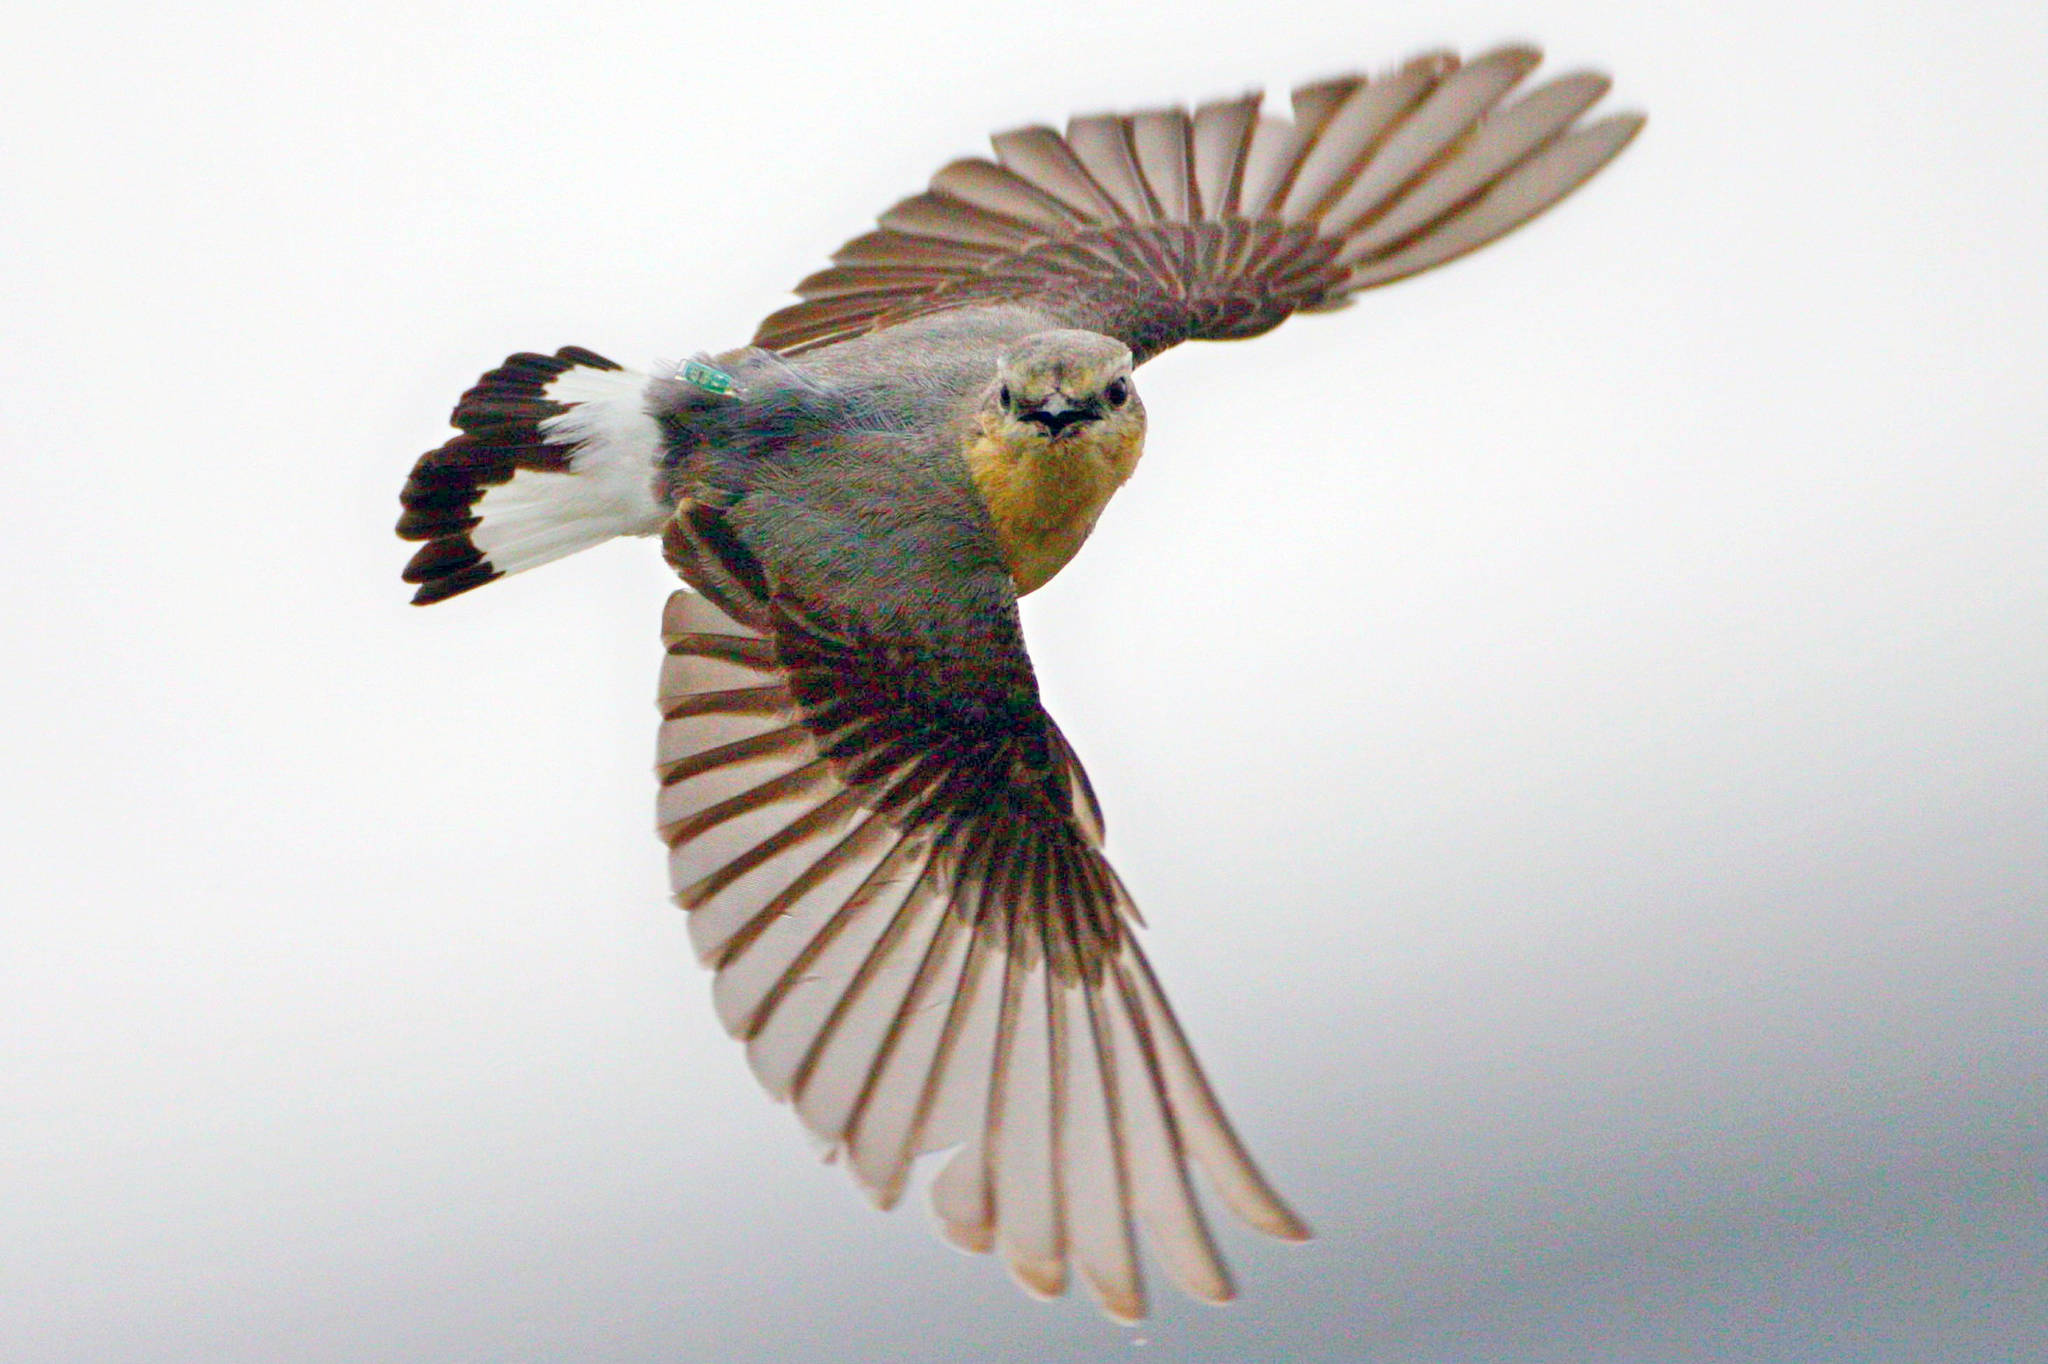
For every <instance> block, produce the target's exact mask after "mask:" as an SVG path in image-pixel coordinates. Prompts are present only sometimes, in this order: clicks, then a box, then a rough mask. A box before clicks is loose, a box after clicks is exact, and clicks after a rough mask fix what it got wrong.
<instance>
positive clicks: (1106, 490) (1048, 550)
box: [967, 423, 1143, 597]
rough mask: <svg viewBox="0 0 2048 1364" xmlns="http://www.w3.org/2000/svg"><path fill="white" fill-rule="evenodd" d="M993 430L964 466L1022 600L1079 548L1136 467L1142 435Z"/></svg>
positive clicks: (975, 442)
mask: <svg viewBox="0 0 2048 1364" xmlns="http://www.w3.org/2000/svg"><path fill="white" fill-rule="evenodd" d="M990 425H991V424H989V423H983V424H982V426H981V429H979V430H977V431H976V432H975V433H974V436H973V438H972V439H971V440H970V441H969V442H968V445H967V468H968V471H969V472H970V473H971V474H972V475H973V477H974V486H975V487H976V488H978V489H980V491H981V498H982V501H983V502H985V503H987V504H988V512H989V518H990V520H991V521H993V522H994V523H995V531H996V539H997V541H998V542H999V543H1000V544H1001V545H1002V550H1003V558H1004V560H1005V562H1007V563H1008V564H1009V566H1010V576H1011V577H1012V578H1014V579H1015V580H1016V583H1017V595H1018V596H1020V597H1021V596H1023V595H1024V594H1025V593H1027V592H1033V591H1036V590H1037V589H1038V588H1040V587H1043V586H1044V585H1045V584H1046V583H1047V582H1049V581H1050V580H1051V579H1052V576H1053V575H1054V574H1055V573H1058V572H1059V571H1060V570H1061V569H1062V568H1065V567H1066V566H1067V561H1068V560H1069V559H1072V558H1073V557H1074V554H1075V552H1076V551H1077V550H1079V549H1080V548H1081V545H1082V542H1084V541H1085V540H1087V538H1088V533H1089V532H1090V531H1091V530H1093V529H1094V528H1095V519H1096V518H1097V517H1098V516H1100V515H1102V509H1103V507H1104V506H1105V505H1107V504H1108V502H1109V499H1110V495H1111V494H1112V493H1114V492H1115V491H1116V490H1117V489H1118V488H1119V487H1121V486H1123V482H1124V480H1125V479H1127V478H1129V477H1130V476H1131V470H1133V469H1134V468H1136V467H1137V463H1138V455H1139V453H1140V448H1139V447H1140V446H1141V444H1142V442H1143V435H1142V433H1134V435H1133V436H1131V437H1125V438H1122V439H1118V438H1117V437H1115V436H1112V435H1111V433H1109V432H1107V431H1101V430H1079V431H1072V432H1069V433H1068V434H1066V435H1064V436H1062V437H1061V438H1060V439H1058V440H1056V441H1050V442H1046V441H1033V440H1014V441H1013V440H1005V439H1004V437H1003V433H1002V432H1001V431H1000V429H997V430H991V429H990Z"/></svg>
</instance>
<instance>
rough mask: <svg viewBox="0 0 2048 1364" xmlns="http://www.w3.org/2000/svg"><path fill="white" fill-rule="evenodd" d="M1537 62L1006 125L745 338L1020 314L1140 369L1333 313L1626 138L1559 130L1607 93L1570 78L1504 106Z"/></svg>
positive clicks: (773, 341) (1523, 207)
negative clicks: (1267, 103)
mask: <svg viewBox="0 0 2048 1364" xmlns="http://www.w3.org/2000/svg"><path fill="white" fill-rule="evenodd" d="M1538 60H1539V54H1538V53H1537V52H1536V50H1535V49H1533V48H1529V47H1505V48H1501V49H1499V50H1497V51H1494V52H1490V53H1487V54H1485V55H1483V56H1481V57H1478V58H1476V59H1474V60H1473V61H1471V62H1470V63H1465V64H1461V63H1460V62H1459V60H1458V58H1456V57H1455V56H1453V55H1451V54H1449V53H1443V52H1433V53H1429V54H1426V55H1424V56H1421V57H1417V58H1415V59H1414V60H1412V61H1410V62H1408V63H1406V64H1405V65H1403V66H1401V67H1399V68H1398V69H1396V70H1394V71H1392V72H1390V73H1388V74H1387V75H1385V76H1382V77H1378V78H1375V79H1372V80H1367V79H1365V78H1364V77H1360V76H1346V77H1342V78H1339V79H1336V80H1328V81H1320V82H1316V83H1314V84H1311V85H1305V86H1303V87H1301V88H1299V89H1297V90H1296V91H1294V92H1293V95H1292V96H1291V98H1290V101H1289V115H1288V116H1282V115H1280V114H1277V113H1261V112H1260V111H1259V105H1260V101H1259V97H1258V96H1256V95H1250V96H1246V97H1244V98H1241V99H1237V100H1229V101H1220V102H1215V103H1210V104H1204V105H1202V106H1200V107H1199V108H1197V109H1196V110H1195V111H1194V112H1193V113H1192V114H1189V113H1188V112H1187V111H1186V110H1183V109H1154V110H1147V111H1144V112H1141V113H1136V114H1129V115H1111V114H1097V115H1088V116H1084V117H1078V118H1075V119H1073V120H1071V121H1070V122H1069V123H1068V125H1067V128H1066V131H1065V133H1064V134H1062V133H1059V132H1055V131H1054V130H1053V129H1051V128H1046V127H1031V128H1020V129H1016V130H1013V131H1011V132H1006V133H1000V134H997V135H996V136H995V137H994V138H993V139H991V141H992V144H993V147H994V152H995V157H994V160H988V159H983V158H969V159H965V160H960V161H955V162H953V163H952V164H950V165H948V166H946V167H945V168H944V169H942V170H941V171H940V172H939V173H938V175H937V176H935V177H934V178H933V180H932V183H931V187H930V189H928V190H927V191H926V192H925V193H923V194H919V195H915V196H912V197H911V198H909V199H906V200H904V201H903V202H902V203H900V204H898V205H897V206H896V207H894V208H892V209H891V210H889V212H887V213H885V214H884V215H883V216H882V218H881V223H880V229H879V230H878V231H876V232H871V233H868V234H866V235H864V236H861V237H858V238H855V239H854V240H853V241H851V242H849V243H847V245H846V246H845V247H843V248H842V249H841V250H840V251H839V253H838V254H837V255H835V256H834V257H833V260H834V267H835V268H833V269H830V270H825V271H821V272H819V273H818V274H814V275H812V276H811V277H810V278H808V279H806V280H804V281H803V282H802V283H801V284H799V285H798V286H797V293H798V295H799V296H800V298H801V299H802V300H803V301H802V302H799V303H796V304H794V305H792V306H790V307H788V308H784V309H782V310H781V311H780V312H777V313H775V314H774V315H773V316H771V317H769V318H768V319H767V320H765V321H764V322H763V323H762V324H761V327H760V330H759V332H758V333H757V335H756V337H755V344H757V345H761V346H766V347H769V348H771V349H775V350H782V351H796V350H803V349H807V348H809V347H813V346H819V345H824V344H827V343H829V342H832V341H838V340H844V339H846V338H849V337H852V336H857V335H860V334H861V333H863V332H866V331H871V330H873V329H875V328H878V327H885V326H889V325H892V324H894V323H897V322H902V321H906V320H908V319H910V318H913V317H919V316H923V315H926V314H930V313H934V312H942V311H945V310H948V309H952V308H959V307H964V306H968V305H972V304H983V303H997V302H1001V303H1032V304H1035V305H1037V306H1040V307H1042V308H1045V309H1047V310H1049V311H1051V312H1052V313H1054V314H1055V315H1056V316H1061V317H1064V318H1066V319H1068V320H1069V321H1070V322H1071V323H1072V324H1073V325H1076V326H1089V327H1095V328H1097V329H1100V330H1103V331H1108V332H1110V333H1112V334H1114V335H1117V336H1119V337H1121V338H1122V339H1123V340H1125V341H1126V342H1127V343H1129V344H1130V345H1131V346H1132V347H1133V348H1134V349H1135V350H1137V351H1138V352H1139V354H1140V357H1141V358H1146V357H1149V356H1151V355H1154V354H1157V353H1158V352H1159V351H1161V350H1164V349H1166V348H1167V347H1169V346H1172V345H1175V344H1177V343H1179V342H1180V341H1184V340H1190V339H1196V338H1202V339H1212V340H1221V339H1230V338H1235V337H1244V336H1252V335H1256V334H1257V333H1259V332H1262V331H1265V330H1268V329H1269V328H1271V327H1273V326H1275V325H1277V324H1278V323H1279V322H1280V321H1282V320H1284V319H1285V318H1286V317H1287V316H1288V315H1289V314H1290V313H1293V312H1296V311H1302V310H1321V309H1328V308H1332V307H1338V306H1341V305H1342V304H1343V303H1344V302H1345V301H1346V300H1348V299H1349V298H1350V296H1351V295H1352V294H1354V293H1356V292H1357V291H1358V290H1360V289H1365V288H1371V287H1374V286H1377V285H1380V284H1386V283H1389V282H1391V281H1393V280H1395V279H1399V278H1403V277H1405V276H1407V275H1410V274H1414V273H1416V272H1417V271H1420V270H1426V269H1428V268H1430V267H1431V266H1434V265H1438V264H1441V263H1442V262H1444V261H1446V260H1449V259H1451V258H1452V257H1454V256H1457V255H1461V254H1463V253H1464V252H1466V251H1470V250H1473V249H1474V248H1476V247H1479V246H1482V245H1484V244H1485V243H1487V242H1489V241H1492V240H1493V239H1494V238H1496V237H1498V236H1500V235H1501V234H1502V233H1505V232H1507V231H1510V230H1511V229H1513V228H1514V227H1516V226H1518V225H1519V224H1521V223H1523V222H1526V221H1528V220H1529V219H1530V218H1532V217H1534V216H1535V215H1536V214H1538V213H1540V212H1542V211H1543V210H1544V209H1545V208H1548V207H1549V206H1550V205H1551V204H1553V203H1555V202H1557V201H1558V200H1559V199H1561V198H1563V197H1564V196H1565V195H1566V194H1569V193H1570V192H1571V190H1572V189H1574V188H1576V187H1577V186H1578V185H1579V184H1580V183H1582V182H1583V181H1584V180H1585V179H1586V178H1587V177H1588V176H1590V175H1592V174H1593V173H1594V172H1595V171H1597V170H1598V169H1599V168H1600V167H1601V166H1603V165H1605V164H1606V162H1607V161H1609V160H1611V159H1612V158H1613V157H1614V156H1615V155H1616V154H1617V153H1619V152H1620V150H1621V148H1622V147H1623V146H1625V145H1626V144H1627V143H1628V141H1629V139H1630V138H1631V137H1632V136H1633V135H1634V133H1635V132H1636V130H1637V129H1638V128H1639V127H1640V126H1641V124H1642V119H1641V118H1640V116H1638V115H1634V114H1625V115H1619V116H1615V117H1610V118H1608V119H1605V120H1602V121H1599V122H1596V123H1592V124H1581V123H1579V122H1578V120H1579V119H1580V118H1581V116H1582V115H1584V114H1585V113H1586V111H1587V110H1588V109H1590V108H1591V106H1592V105H1593V104H1594V103H1596V102H1597V101H1598V100H1599V98H1600V97H1601V96H1602V95H1603V94H1604V93H1605V92H1606V89H1607V81H1606V78H1605V77H1602V76H1598V75H1594V74H1590V73H1583V72H1581V73H1577V74H1572V75H1567V76H1564V77H1562V78H1560V79H1557V80H1554V81H1552V82H1550V83H1548V84H1546V85H1543V86H1541V87H1539V88H1538V89H1537V90H1535V91H1534V92H1533V93H1532V94H1530V95H1528V96H1526V97H1525V98H1522V99H1521V100H1519V101H1517V102H1514V103H1511V104H1506V105H1503V103H1502V102H1503V100H1505V99H1506V98H1507V96H1508V94H1509V92H1510V91H1512V90H1513V89H1514V88H1515V87H1516V86H1517V85H1518V84H1520V83H1521V82H1522V80H1523V79H1524V78H1525V77H1527V76H1528V75H1529V73H1530V72H1531V71H1533V70H1534V69H1535V67H1536V65H1537V62H1538Z"/></svg>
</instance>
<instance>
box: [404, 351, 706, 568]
mask: <svg viewBox="0 0 2048 1364" xmlns="http://www.w3.org/2000/svg"><path fill="white" fill-rule="evenodd" d="M649 382H650V381H649V379H648V376H646V375H644V374H637V373H634V372H633V371H631V370H628V369H622V368H620V367H619V366H618V365H615V364H613V363H612V362H611V361H610V360H607V359H605V358H604V357H603V356H601V355H597V354H594V353H592V352H590V351H587V350H584V349H582V348H581V347H578V346H568V347H564V348H563V349H561V350H559V351H556V352H555V353H554V354H553V355H552V356H548V355H534V354H531V353H526V354H520V355H514V356H512V357H510V358H509V359H507V360H506V361H505V363H504V364H502V365H500V366H498V368H496V369H494V370H492V371H491V372H490V373H488V374H486V375H484V376H483V378H481V379H479V380H477V382H476V386H475V387H474V388H472V389H470V390H469V392H467V393H465V394H463V395H462V401H461V402H459V403H457V404H456V405H455V412H454V415H453V416H452V417H451V418H450V420H451V421H452V422H453V423H454V424H455V426H456V427H457V428H458V429H459V430H460V431H461V434H460V435H458V436H456V437H455V438H454V439H453V440H451V441H449V442H448V443H447V444H446V445H443V446H442V447H441V448H440V449H438V450H430V451H428V452H427V453H426V454H424V455H422V456H420V458H419V462H418V463H417V464H415V465H413V470H412V476H411V477H410V478H408V479H407V480H406V484H405V490H404V491H403V492H402V493H400V494H399V501H400V502H402V503H403V504H404V506H405V513H404V515H402V516H400V517H399V518H398V535H399V538H400V539H402V540H423V541H425V542H426V543H425V544H423V545H421V546H420V548H419V551H418V552H417V553H415V554H414V555H413V556H412V562H411V563H409V564H407V565H406V566H405V572H404V574H403V577H404V579H405V581H407V582H409V583H416V584H418V585H419V590H418V591H417V592H415V593H414V594H413V598H412V599H413V602H414V604H415V605H420V606H424V605H426V604H427V603H429V602H437V601H440V600H442V599H443V598H445V597H452V596H455V595H456V594H457V593H460V592H467V591H469V589H471V588H473V587H480V586H482V585H483V584H485V583H487V582H489V581H491V579H493V578H501V577H503V576H505V575H506V574H507V573H517V572H519V571H520V570H521V569H527V568H532V567H533V566H534V565H536V564H544V563H547V562H548V561H549V560H551V559H559V558H561V557H562V556H563V555H565V554H573V553H575V552H576V551H577V550H579V549H587V548H589V547H590V546H592V545H595V544H600V543H602V542H604V541H606V540H609V539H611V538H613V537H614V536H618V535H652V534H653V533H654V532H655V531H658V530H660V529H661V527H662V525H663V523H664V522H666V521H667V520H668V518H669V514H670V511H671V508H670V506H669V503H668V500H667V498H666V496H665V495H664V493H663V490H662V487H661V454H662V434H661V426H660V424H659V423H658V422H657V421H656V420H655V418H654V417H653V416H652V415H650V413H649V412H648V399H649V393H648V386H649Z"/></svg>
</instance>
